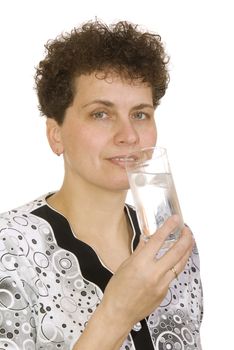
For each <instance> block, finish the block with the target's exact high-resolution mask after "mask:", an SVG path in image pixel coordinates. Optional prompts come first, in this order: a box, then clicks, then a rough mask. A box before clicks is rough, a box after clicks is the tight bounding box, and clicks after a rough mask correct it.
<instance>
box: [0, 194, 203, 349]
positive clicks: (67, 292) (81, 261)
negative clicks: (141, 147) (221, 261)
mask: <svg viewBox="0 0 234 350" xmlns="http://www.w3.org/2000/svg"><path fill="white" fill-rule="evenodd" d="M125 213H126V215H127V217H128V219H129V222H130V224H131V226H132V229H133V232H134V235H133V239H132V250H134V249H135V248H136V246H137V243H138V241H139V236H140V230H139V227H138V223H137V218H136V213H135V210H134V208H132V207H131V206H129V205H125ZM111 277H112V273H111V271H110V270H108V268H107V267H106V266H105V265H104V264H103V263H102V261H101V260H100V258H99V257H98V256H97V254H96V253H95V251H94V250H93V249H92V248H91V247H90V246H89V245H87V244H86V243H84V242H82V241H80V240H79V239H77V238H76V237H75V235H74V234H73V232H72V230H71V227H70V225H69V223H68V221H67V220H66V218H65V217H64V216H63V215H61V214H60V213H58V212H57V211H55V210H54V209H52V208H51V207H50V206H49V205H48V204H47V202H46V196H43V197H40V198H39V199H36V200H35V201H33V202H31V203H29V204H27V205H24V206H22V207H20V208H17V209H15V210H11V211H9V212H7V213H4V214H2V215H0V349H6V350H34V349H46V350H50V349H53V350H57V349H60V350H72V348H73V346H74V344H75V342H76V341H77V339H78V338H79V336H80V335H81V333H82V332H83V330H84V328H85V326H86V324H87V322H88V321H89V318H90V317H91V316H92V313H93V312H94V311H95V309H96V307H97V306H98V305H99V303H100V300H101V299H102V296H103V293H104V290H105V287H106V285H107V283H108V281H109V280H110V278H111ZM142 302H144V300H142ZM201 320H202V287H201V281H200V274H199V256H198V252H197V249H196V247H195V248H194V250H193V252H192V255H191V257H190V258H189V261H188V263H187V265H186V268H185V270H184V271H183V272H182V273H181V274H180V275H179V277H178V279H175V280H173V281H172V283H171V285H170V288H169V290H168V293H167V295H166V297H165V299H164V300H163V302H162V303H161V305H160V307H158V308H157V309H156V310H154V312H152V313H151V314H150V315H149V316H148V317H147V318H145V319H143V320H141V321H140V322H138V323H137V324H136V325H135V326H134V327H133V329H132V331H131V332H130V334H129V335H128V337H127V339H126V340H125V341H124V343H123V345H122V346H121V350H153V349H154V350H155V349H157V350H195V349H196V350H197V349H201V344H200V335H199V330H200V324H201Z"/></svg>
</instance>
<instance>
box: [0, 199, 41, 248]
mask: <svg viewBox="0 0 234 350" xmlns="http://www.w3.org/2000/svg"><path fill="white" fill-rule="evenodd" d="M46 196H47V195H43V196H41V197H39V198H37V199H35V200H33V201H31V202H29V203H26V204H24V205H22V206H20V207H18V208H15V209H12V210H9V211H7V212H5V213H2V214H0V241H1V245H3V247H4V248H5V249H6V250H8V251H9V250H10V251H11V252H12V251H15V250H17V251H18V253H20V251H21V254H22V249H23V248H22V245H24V246H25V247H24V248H25V249H26V246H27V247H29V246H30V245H31V244H32V240H33V239H34V237H35V236H40V229H39V228H40V227H41V225H42V224H43V223H44V222H42V219H41V218H38V217H37V216H36V215H34V214H33V211H34V210H35V209H37V208H38V207H41V206H43V205H45V203H46V200H45V199H46ZM5 249H3V250H1V251H2V252H3V251H4V250H5ZM19 250H20V251H19ZM15 253H16V251H15Z"/></svg>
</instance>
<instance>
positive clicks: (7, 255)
mask: <svg viewBox="0 0 234 350" xmlns="http://www.w3.org/2000/svg"><path fill="white" fill-rule="evenodd" d="M4 222H5V223H6V220H5V219H4V218H0V349H14V350H19V349H36V346H35V344H36V327H35V313H34V310H33V307H32V300H31V298H30V287H29V284H28V283H27V278H26V277H27V266H26V265H25V264H24V261H26V260H25V259H26V257H25V255H24V252H23V251H22V249H21V248H20V246H19V244H18V240H19V239H20V238H19V237H20V234H19V232H18V231H17V230H15V229H14V228H11V227H9V226H7V225H6V224H5V225H4Z"/></svg>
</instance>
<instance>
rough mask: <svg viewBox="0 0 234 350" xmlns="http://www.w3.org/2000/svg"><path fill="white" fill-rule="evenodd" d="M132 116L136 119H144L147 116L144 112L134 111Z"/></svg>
mask: <svg viewBox="0 0 234 350" xmlns="http://www.w3.org/2000/svg"><path fill="white" fill-rule="evenodd" d="M133 118H134V119H137V120H144V119H147V118H148V115H147V113H144V112H136V113H134V115H133Z"/></svg>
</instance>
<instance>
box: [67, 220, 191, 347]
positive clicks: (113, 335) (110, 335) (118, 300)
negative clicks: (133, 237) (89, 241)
mask: <svg viewBox="0 0 234 350" xmlns="http://www.w3.org/2000/svg"><path fill="white" fill-rule="evenodd" d="M177 226H178V218H177V217H176V216H173V217H171V218H169V219H168V220H167V222H166V223H165V224H164V225H163V226H162V227H161V228H160V229H159V230H157V232H156V234H154V235H153V236H151V238H150V240H149V241H148V242H147V243H145V242H144V241H143V240H141V241H140V243H139V245H138V247H137V249H136V250H135V251H134V253H133V254H132V255H131V256H130V257H129V258H128V259H127V260H125V261H124V263H123V264H122V265H121V266H120V267H119V268H118V270H117V271H116V273H115V274H114V276H113V277H112V278H111V279H110V281H109V283H108V285H107V287H106V289H105V292H104V295H103V299H102V301H101V303H100V305H99V306H98V308H97V309H96V311H95V312H94V314H93V316H92V317H91V319H90V320H89V322H88V324H87V326H86V328H85V330H84V333H83V334H82V336H81V337H80V338H79V339H78V341H77V343H76V344H75V346H74V348H73V350H89V349H93V350H96V349H97V350H99V349H100V348H101V349H102V350H117V349H119V348H120V347H121V345H122V343H123V341H124V340H125V338H126V337H127V335H128V333H129V332H130V330H131V329H132V327H133V326H134V324H136V323H137V322H138V321H140V320H142V319H143V318H144V317H146V316H148V315H149V314H150V313H151V312H152V311H153V310H154V309H155V308H157V307H158V306H159V305H160V303H161V301H162V300H163V298H164V297H165V296H166V294H167V291H168V288H169V284H170V282H171V281H172V280H173V279H174V278H175V272H173V271H172V270H171V269H172V268H174V269H175V270H176V272H177V273H178V274H179V273H180V272H181V271H183V270H184V267H185V265H186V262H187V260H188V258H189V256H190V254H191V251H192V248H193V244H194V240H193V237H192V234H191V232H190V230H189V229H188V228H187V227H184V228H183V230H182V232H181V235H180V238H179V239H178V241H177V242H176V243H175V244H174V245H173V246H172V247H171V248H170V249H169V250H168V251H167V252H166V253H165V254H164V255H163V256H162V257H161V258H159V259H157V258H156V255H157V253H158V252H159V250H160V248H161V247H162V246H163V244H164V241H165V239H166V238H167V236H168V235H169V234H170V233H171V232H172V231H173V230H174V229H175V228H176V227H177Z"/></svg>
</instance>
